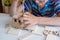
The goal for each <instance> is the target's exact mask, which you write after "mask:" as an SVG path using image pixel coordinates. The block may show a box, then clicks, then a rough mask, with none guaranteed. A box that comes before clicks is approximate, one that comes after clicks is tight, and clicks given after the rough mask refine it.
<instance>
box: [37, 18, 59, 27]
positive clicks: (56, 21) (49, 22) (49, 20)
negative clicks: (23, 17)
mask: <svg viewBox="0 0 60 40" xmlns="http://www.w3.org/2000/svg"><path fill="white" fill-rule="evenodd" d="M38 19H39V21H38V24H41V25H55V26H60V18H59V17H55V18H48V17H47V18H46V17H38Z"/></svg>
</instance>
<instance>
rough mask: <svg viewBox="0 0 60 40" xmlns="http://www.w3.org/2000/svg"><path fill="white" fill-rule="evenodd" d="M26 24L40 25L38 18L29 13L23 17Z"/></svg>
mask: <svg viewBox="0 0 60 40" xmlns="http://www.w3.org/2000/svg"><path fill="white" fill-rule="evenodd" d="M23 20H24V24H26V25H27V24H29V25H35V24H37V23H38V17H36V16H34V15H32V14H31V13H29V12H26V13H24V16H23Z"/></svg>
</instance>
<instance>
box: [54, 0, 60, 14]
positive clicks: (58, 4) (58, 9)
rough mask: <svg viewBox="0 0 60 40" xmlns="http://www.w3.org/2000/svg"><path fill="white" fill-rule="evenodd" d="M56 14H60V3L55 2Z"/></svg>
mask: <svg viewBox="0 0 60 40" xmlns="http://www.w3.org/2000/svg"><path fill="white" fill-rule="evenodd" d="M54 12H55V13H56V14H57V13H60V1H57V2H55V8H54Z"/></svg>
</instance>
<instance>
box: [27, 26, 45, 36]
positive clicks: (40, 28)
mask: <svg viewBox="0 0 60 40" xmlns="http://www.w3.org/2000/svg"><path fill="white" fill-rule="evenodd" d="M26 29H28V30H32V33H35V34H40V35H42V34H43V31H44V27H43V26H38V25H32V26H29V27H27V28H26Z"/></svg>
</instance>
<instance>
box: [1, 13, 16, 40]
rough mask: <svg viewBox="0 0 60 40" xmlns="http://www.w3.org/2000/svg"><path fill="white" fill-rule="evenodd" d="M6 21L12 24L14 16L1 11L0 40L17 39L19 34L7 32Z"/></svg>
mask: <svg viewBox="0 0 60 40" xmlns="http://www.w3.org/2000/svg"><path fill="white" fill-rule="evenodd" d="M6 23H9V24H12V18H11V17H10V16H9V15H8V14H2V13H0V40H17V35H11V34H7V29H5V24H6Z"/></svg>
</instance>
